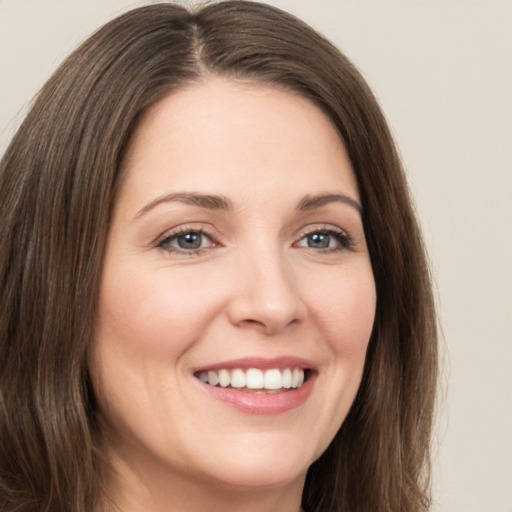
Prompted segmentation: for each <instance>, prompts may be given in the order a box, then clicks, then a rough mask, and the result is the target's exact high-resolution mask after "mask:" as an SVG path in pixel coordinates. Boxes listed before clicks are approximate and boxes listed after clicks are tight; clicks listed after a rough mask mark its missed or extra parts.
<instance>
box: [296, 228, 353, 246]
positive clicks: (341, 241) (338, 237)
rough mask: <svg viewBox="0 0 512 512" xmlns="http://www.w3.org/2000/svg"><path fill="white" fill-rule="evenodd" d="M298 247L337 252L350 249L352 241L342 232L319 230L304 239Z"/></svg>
mask: <svg viewBox="0 0 512 512" xmlns="http://www.w3.org/2000/svg"><path fill="white" fill-rule="evenodd" d="M296 245H297V246H298V247H307V248H309V249H319V250H327V251H336V250H343V249H350V247H351V241H350V239H349V237H348V236H347V235H346V234H345V233H343V232H341V231H335V230H318V231H313V232H311V233H308V234H307V235H305V236H304V237H302V238H301V239H300V240H299V242H298V243H297V244H296Z"/></svg>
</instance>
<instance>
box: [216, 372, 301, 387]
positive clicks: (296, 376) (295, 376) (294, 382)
mask: <svg viewBox="0 0 512 512" xmlns="http://www.w3.org/2000/svg"><path fill="white" fill-rule="evenodd" d="M212 385H213V386H215V384H212ZM298 386H299V369H298V368H295V370H293V373H292V388H296V387H298Z"/></svg>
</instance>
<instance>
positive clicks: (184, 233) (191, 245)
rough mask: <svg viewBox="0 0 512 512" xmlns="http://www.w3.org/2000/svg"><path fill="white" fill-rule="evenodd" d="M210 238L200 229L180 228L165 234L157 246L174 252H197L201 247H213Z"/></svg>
mask: <svg viewBox="0 0 512 512" xmlns="http://www.w3.org/2000/svg"><path fill="white" fill-rule="evenodd" d="M214 245H215V244H214V243H213V241H212V239H211V238H210V237H209V236H208V235H207V234H206V233H205V232H204V231H202V230H192V229H180V230H179V231H178V232H176V233H172V234H171V235H168V236H166V237H165V238H164V239H163V240H161V241H160V242H159V243H158V247H160V248H162V249H164V250H166V251H168V252H174V253H185V254H197V253H198V252H200V251H201V250H202V249H206V248H208V247H213V246H214Z"/></svg>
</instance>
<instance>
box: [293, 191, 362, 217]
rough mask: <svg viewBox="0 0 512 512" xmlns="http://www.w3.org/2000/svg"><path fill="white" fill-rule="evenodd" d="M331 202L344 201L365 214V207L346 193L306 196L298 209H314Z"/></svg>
mask: <svg viewBox="0 0 512 512" xmlns="http://www.w3.org/2000/svg"><path fill="white" fill-rule="evenodd" d="M330 203H343V204H348V205H349V206H351V207H352V208H354V209H355V210H357V213H359V215H362V214H363V208H362V207H361V205H360V204H359V203H358V202H357V201H356V200H355V199H352V198H351V197H349V196H346V195H345V194H318V195H315V196H306V197H304V198H303V199H302V200H301V201H300V202H299V204H298V206H297V209H298V210H302V211H304V210H314V209H315V208H321V207H322V206H325V205H327V204H330Z"/></svg>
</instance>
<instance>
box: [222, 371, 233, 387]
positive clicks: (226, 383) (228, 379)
mask: <svg viewBox="0 0 512 512" xmlns="http://www.w3.org/2000/svg"><path fill="white" fill-rule="evenodd" d="M230 383H231V376H230V375H229V372H228V371H227V370H220V371H219V384H220V386H221V387H222V388H226V387H228V386H229V384H230Z"/></svg>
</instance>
